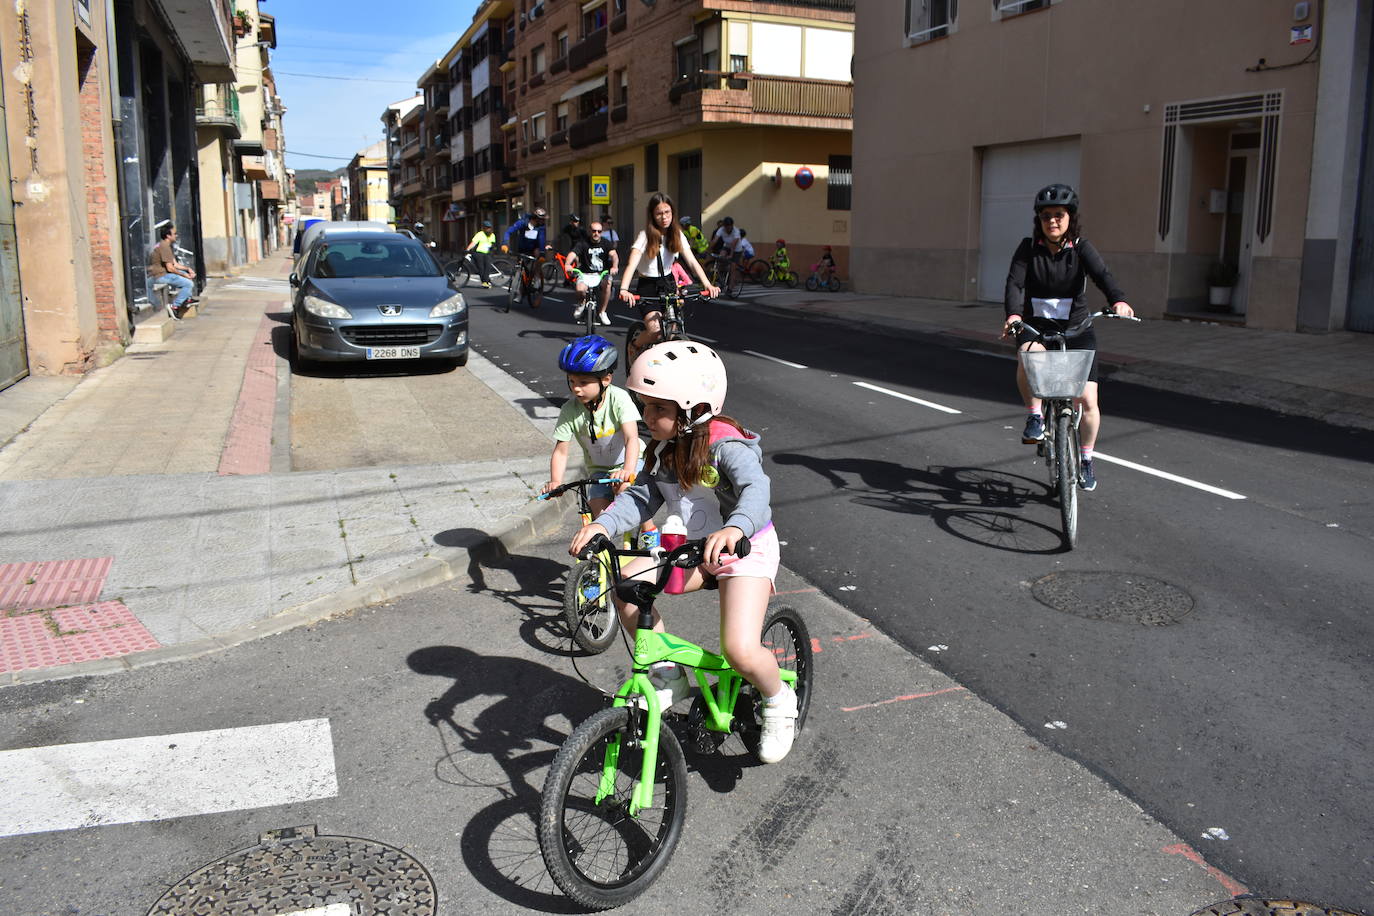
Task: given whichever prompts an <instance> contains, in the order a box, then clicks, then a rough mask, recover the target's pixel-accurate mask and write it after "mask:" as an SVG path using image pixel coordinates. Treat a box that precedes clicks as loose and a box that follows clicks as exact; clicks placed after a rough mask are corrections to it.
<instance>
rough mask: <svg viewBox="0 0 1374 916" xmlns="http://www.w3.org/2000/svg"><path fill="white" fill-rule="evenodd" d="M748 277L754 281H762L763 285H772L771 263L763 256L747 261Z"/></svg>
mask: <svg viewBox="0 0 1374 916" xmlns="http://www.w3.org/2000/svg"><path fill="white" fill-rule="evenodd" d="M749 279H750V280H753V281H754V282H755V283H762V284H763V285H764V286H772V285H773V265H772V264H769V263H768V262H767V261H765V260H764V259H763V258H758V259H757V260H754V261H751V262H750V263H749Z"/></svg>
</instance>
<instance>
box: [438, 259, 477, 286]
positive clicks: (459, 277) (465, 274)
mask: <svg viewBox="0 0 1374 916" xmlns="http://www.w3.org/2000/svg"><path fill="white" fill-rule="evenodd" d="M444 276H445V277H447V278H448V282H449V283H451V284H452V285H453V286H455V287H457V288H458V289H462V288H463V287H465V286H467V285H468V280H470V279H471V278H472V271H471V270H470V269H469V268H468V265H467V262H466V261H458V260H454V261H449V262H448V263H447V264H445V265H444Z"/></svg>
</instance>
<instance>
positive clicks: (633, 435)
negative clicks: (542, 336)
mask: <svg viewBox="0 0 1374 916" xmlns="http://www.w3.org/2000/svg"><path fill="white" fill-rule="evenodd" d="M618 359H619V354H618V353H617V352H616V349H615V345H614V344H612V343H611V342H610V341H609V340H607V339H606V338H604V337H602V336H600V335H599V334H591V335H588V336H586V337H579V338H577V339H576V340H574V341H573V342H572V343H570V344H568V345H567V346H566V347H564V348H563V352H561V353H559V354H558V368H560V369H562V370H563V371H564V372H566V373H567V374H568V390H569V391H571V392H572V397H571V398H569V399H568V402H567V403H566V404H564V405H563V409H562V410H560V411H559V412H558V423H557V424H556V425H555V426H554V429H553V438H554V446H553V455H552V456H550V458H549V482H548V483H546V484H544V489H543V490H542V492H544V493H548V492H549V491H550V490H553V489H555V488H556V487H560V486H562V485H563V472H564V471H565V470H566V469H567V466H568V452H569V451H571V443H572V441H573V440H574V439H576V440H577V444H578V445H580V446H582V457H583V459H584V461H585V463H586V465H587V476H589V477H591V476H596V475H597V473H598V472H601V476H603V477H613V478H615V479H616V480H617V481H619V483H617V484H615V485H614V486H612V485H611V484H597V485H595V486H593V487H591V488H590V489H589V490H588V492H587V496H588V502H590V504H591V509H592V515H593V517H595V516H597V515H600V514H601V513H602V511H603V510H604V509H605V508H606V507H607V506H609V505H610V504H611V499H612V498H613V497H614V496H615V494H617V493H619V492H620V491H621V490H623V489H625V487H627V486H629V485H630V484H631V483H633V482H634V479H635V471H636V469H637V468H638V467H639V448H640V447H639V409H638V408H637V407H635V404H634V401H633V400H631V398H630V395H629V393H628V392H627V391H625V389H623V388H617V387H616V386H615V385H612V384H611V373H612V372H614V371H615V365H616V362H617V360H618Z"/></svg>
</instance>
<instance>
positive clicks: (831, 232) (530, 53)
mask: <svg viewBox="0 0 1374 916" xmlns="http://www.w3.org/2000/svg"><path fill="white" fill-rule="evenodd" d="M502 8H504V7H502ZM854 8H855V4H854V3H853V2H852V0H795V2H784V0H765V2H753V3H751V2H743V0H677V2H671V3H670V2H664V3H658V4H651V3H631V2H628V0H590V2H583V3H577V2H572V0H541V2H533V0H516V2H515V3H514V4H513V12H514V19H515V29H514V34H515V47H514V53H513V55H511V57H510V58H509V59H508V60H503V61H501V62H500V64H499V67H498V69H500V70H502V72H503V73H504V74H505V75H506V79H505V83H504V88H503V103H504V105H505V113H506V114H507V117H506V119H505V122H504V123H503V124H501V125H500V126H501V128H502V129H503V130H504V131H505V132H506V136H507V138H508V142H507V143H506V144H505V146H504V147H503V149H504V154H505V162H504V164H505V165H506V166H507V167H508V168H510V167H513V168H514V170H515V173H516V178H517V179H518V186H519V189H520V190H519V192H518V193H519V197H518V199H516V198H512V200H513V201H515V202H517V205H519V206H524V207H525V208H528V207H529V206H533V205H542V206H545V207H547V208H548V209H549V211H550V217H551V219H552V220H553V221H554V226H555V228H557V227H558V226H560V225H562V224H563V223H564V222H566V219H567V217H568V216H569V215H571V214H574V213H576V214H578V215H580V216H582V217H583V218H584V219H587V218H589V217H596V218H599V217H602V216H604V215H613V216H614V217H615V220H616V223H617V225H618V227H619V231H620V234H621V236H622V237H624V241H625V242H628V241H630V240H631V239H633V234H634V232H635V231H636V230H637V229H638V228H639V227H640V225H641V223H642V222H643V211H644V208H645V204H646V203H647V200H648V197H649V195H650V194H652V193H653V192H655V191H659V190H662V191H666V192H668V193H669V194H671V195H672V197H673V198H674V200H675V201H676V203H677V205H678V212H679V213H680V214H682V215H685V216H690V217H692V219H694V220H697V221H699V222H700V223H701V224H703V225H704V227H705V228H706V230H707V231H708V232H709V231H710V230H711V229H712V228H713V227H714V225H715V223H716V221H717V220H719V219H720V218H722V217H724V216H727V215H729V216H733V217H734V219H735V221H736V222H737V223H738V224H739V225H741V226H743V227H744V228H745V229H747V230H748V232H749V235H750V237H751V238H752V239H753V240H754V241H755V243H756V244H758V247H759V250H760V252H761V253H764V254H766V253H768V252H770V251H771V250H772V243H773V241H774V240H775V239H777V238H779V237H785V238H786V239H787V241H788V245H789V248H790V249H791V252H792V255H793V258H794V260H805V259H807V258H814V256H815V255H817V254H818V253H819V251H820V246H822V245H831V246H833V247H834V248H835V250H836V253H837V255H838V257H839V260H840V262H841V264H842V265H844V264H845V262H846V261H847V258H846V252H847V249H848V245H849V239H850V210H849V206H850V196H849V191H850V156H851V113H852V109H853V84H852V83H851V81H850V60H851V56H852V51H853V28H854ZM492 15H493V16H496V15H499V13H493V14H492Z"/></svg>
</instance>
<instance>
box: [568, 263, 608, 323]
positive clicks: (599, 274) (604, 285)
mask: <svg viewBox="0 0 1374 916" xmlns="http://www.w3.org/2000/svg"><path fill="white" fill-rule="evenodd" d="M572 273H573V280H574V282H575V281H577V280H579V279H580V280H581V281H582V282H583V283H585V284H586V285H587V291H586V292H584V293H583V294H582V298H581V299H579V300H578V303H577V308H579V309H581V310H582V317H581V320H582V329H583V331H584V332H585V333H586V334H588V335H591V334H595V333H596V332H597V327H596V318H597V316H598V315H600V314H601V296H602V290H604V289H608V288H609V287H610V285H611V272H610V271H609V270H588V271H579V270H577V269H576V268H573V271H572ZM574 311H576V309H574ZM573 320H574V321H576V320H578V319H576V318H574V319H573Z"/></svg>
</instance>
